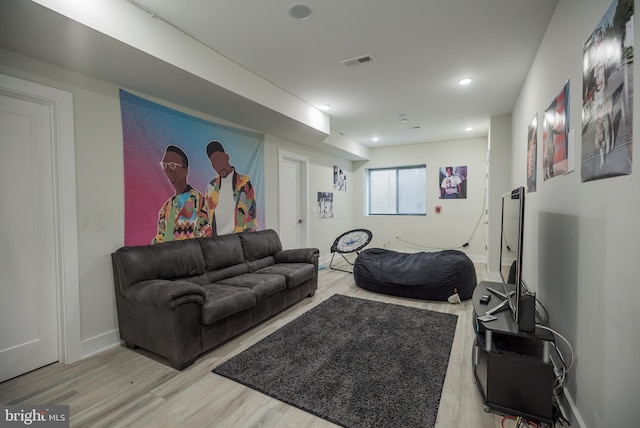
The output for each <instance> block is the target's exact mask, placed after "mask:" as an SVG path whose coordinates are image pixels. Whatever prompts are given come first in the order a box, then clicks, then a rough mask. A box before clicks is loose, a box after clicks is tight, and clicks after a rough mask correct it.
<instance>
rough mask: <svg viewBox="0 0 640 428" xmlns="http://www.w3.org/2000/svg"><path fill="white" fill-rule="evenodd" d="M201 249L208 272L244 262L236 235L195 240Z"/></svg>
mask: <svg viewBox="0 0 640 428" xmlns="http://www.w3.org/2000/svg"><path fill="white" fill-rule="evenodd" d="M197 241H198V242H199V243H200V246H201V247H202V253H203V254H204V260H205V263H206V269H207V270H208V271H210V270H215V269H221V268H225V267H228V266H233V265H237V264H240V263H242V262H244V253H243V252H242V244H241V243H240V238H239V237H238V235H236V234H231V235H221V236H216V237H213V238H200V239H198V240H197Z"/></svg>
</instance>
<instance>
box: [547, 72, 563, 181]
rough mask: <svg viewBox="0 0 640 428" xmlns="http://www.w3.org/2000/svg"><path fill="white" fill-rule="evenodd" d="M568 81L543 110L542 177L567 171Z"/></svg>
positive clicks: (549, 176) (553, 175)
mask: <svg viewBox="0 0 640 428" xmlns="http://www.w3.org/2000/svg"><path fill="white" fill-rule="evenodd" d="M569 117H570V116H569V81H567V83H565V85H564V86H563V88H562V90H561V91H560V93H559V94H558V95H557V96H556V98H555V99H554V100H553V101H552V102H551V104H549V107H547V109H546V110H545V111H544V120H543V125H542V126H543V131H542V167H543V170H544V179H545V180H548V179H549V178H551V177H555V176H556V175H562V174H565V173H567V172H569V142H568V136H569Z"/></svg>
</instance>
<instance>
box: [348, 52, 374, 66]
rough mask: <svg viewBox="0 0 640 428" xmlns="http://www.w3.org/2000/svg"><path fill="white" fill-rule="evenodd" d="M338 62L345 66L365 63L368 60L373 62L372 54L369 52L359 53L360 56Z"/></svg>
mask: <svg viewBox="0 0 640 428" xmlns="http://www.w3.org/2000/svg"><path fill="white" fill-rule="evenodd" d="M340 62H341V63H343V64H344V65H346V66H347V67H351V66H354V65H360V64H366V63H368V62H373V55H371V54H366V55H361V56H357V57H355V58H349V59H343V60H342V61H340Z"/></svg>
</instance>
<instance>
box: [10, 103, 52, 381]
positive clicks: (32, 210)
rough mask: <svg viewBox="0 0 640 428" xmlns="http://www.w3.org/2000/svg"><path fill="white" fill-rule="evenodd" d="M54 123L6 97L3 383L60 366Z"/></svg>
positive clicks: (45, 113)
mask: <svg viewBox="0 0 640 428" xmlns="http://www.w3.org/2000/svg"><path fill="white" fill-rule="evenodd" d="M51 120H52V114H51V107H50V106H49V105H46V104H41V103H37V102H33V101H27V100H25V99H18V98H13V97H11V96H7V95H4V94H0V148H1V150H2V155H1V156H0V183H2V186H0V187H1V189H0V200H1V201H2V203H0V382H1V381H4V380H6V379H10V378H12V377H15V376H18V375H20V374H23V373H26V372H28V371H31V370H34V369H37V368H39V367H42V366H44V365H47V364H49V363H52V362H55V361H58V355H59V350H58V346H59V339H58V313H57V308H58V301H57V291H56V275H58V272H57V269H56V266H57V265H56V251H55V235H54V234H55V228H54V224H55V219H54V217H55V209H54V196H53V195H54V184H53V173H52V171H53V170H52V159H54V157H53V155H54V154H53V153H52V147H53V144H52V135H51V132H52V129H53V127H52V123H51Z"/></svg>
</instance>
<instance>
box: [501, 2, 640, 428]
mask: <svg viewBox="0 0 640 428" xmlns="http://www.w3.org/2000/svg"><path fill="white" fill-rule="evenodd" d="M610 4H611V1H610V0H561V1H560V3H559V4H558V7H557V8H556V11H555V13H554V16H553V18H552V20H551V22H550V24H549V27H548V29H547V32H546V34H545V37H544V39H543V41H542V44H541V46H540V49H539V51H538V54H537V57H536V59H535V61H534V63H533V64H532V67H531V70H530V73H529V76H528V77H527V80H526V82H525V84H524V86H523V88H522V90H521V93H520V96H519V99H518V101H517V104H516V106H515V108H514V111H513V114H512V117H513V126H512V128H513V142H514V145H513V151H512V184H513V186H515V185H526V145H527V141H526V140H527V126H528V124H529V123H530V121H531V119H532V118H533V116H534V115H535V114H536V113H538V117H539V120H541V118H542V113H543V112H544V109H546V108H547V107H548V106H549V104H550V103H551V101H552V100H553V99H554V97H555V96H556V95H557V94H558V93H559V91H560V90H561V88H562V86H563V85H564V83H565V82H566V80H567V79H569V80H570V106H571V115H570V129H571V130H575V141H576V170H575V172H573V173H571V174H568V175H564V176H559V177H555V178H552V179H550V180H548V181H543V180H542V166H541V164H542V162H541V160H540V159H541V157H540V156H541V141H542V131H539V134H538V142H539V143H538V191H537V192H536V193H529V194H527V212H526V227H525V249H524V253H525V258H524V268H523V271H524V278H525V280H527V282H528V284H529V286H530V288H532V289H533V290H534V291H538V298H539V299H540V300H541V301H542V303H543V304H544V305H545V306H546V307H547V309H548V310H549V313H550V319H551V326H552V327H553V328H554V329H556V330H557V331H559V332H560V333H561V334H563V335H564V336H565V337H566V338H567V339H569V341H570V342H571V343H572V345H573V347H574V349H575V352H576V354H575V364H574V367H573V370H572V372H571V374H570V379H569V383H568V388H567V390H568V395H569V401H570V402H571V401H573V403H574V404H575V407H576V408H577V410H578V415H577V417H576V418H575V420H574V421H573V425H572V426H574V427H575V426H588V427H594V428H595V427H630V426H637V425H638V420H640V406H638V405H637V403H638V386H640V371H639V370H638V363H637V361H638V356H639V355H640V328H639V327H640V311H639V310H638V302H640V288H639V287H638V278H639V277H640V223H639V221H638V219H639V218H640V198H639V195H640V183H639V182H638V180H633V177H632V176H623V177H617V178H609V179H605V180H598V181H592V182H587V183H581V178H580V157H581V144H582V141H581V127H582V126H581V106H582V95H581V94H582V51H583V45H584V43H585V41H586V40H587V39H588V38H589V37H590V35H591V32H592V31H593V29H594V28H595V26H596V25H597V24H598V22H600V20H601V18H602V16H603V15H604V13H605V12H606V10H607V9H608V7H609V5H610ZM636 34H637V31H636ZM639 46H640V45H639V44H638V36H636V38H635V47H636V49H637V48H638V47H639ZM636 76H638V71H637V68H635V69H634V72H633V76H632V77H633V80H635V81H640V80H638V79H637V78H636ZM633 113H634V116H635V119H634V125H635V128H636V130H637V124H638V118H639V117H640V116H639V115H640V109H639V108H638V101H637V100H634V104H633ZM634 143H636V144H637V138H634Z"/></svg>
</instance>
